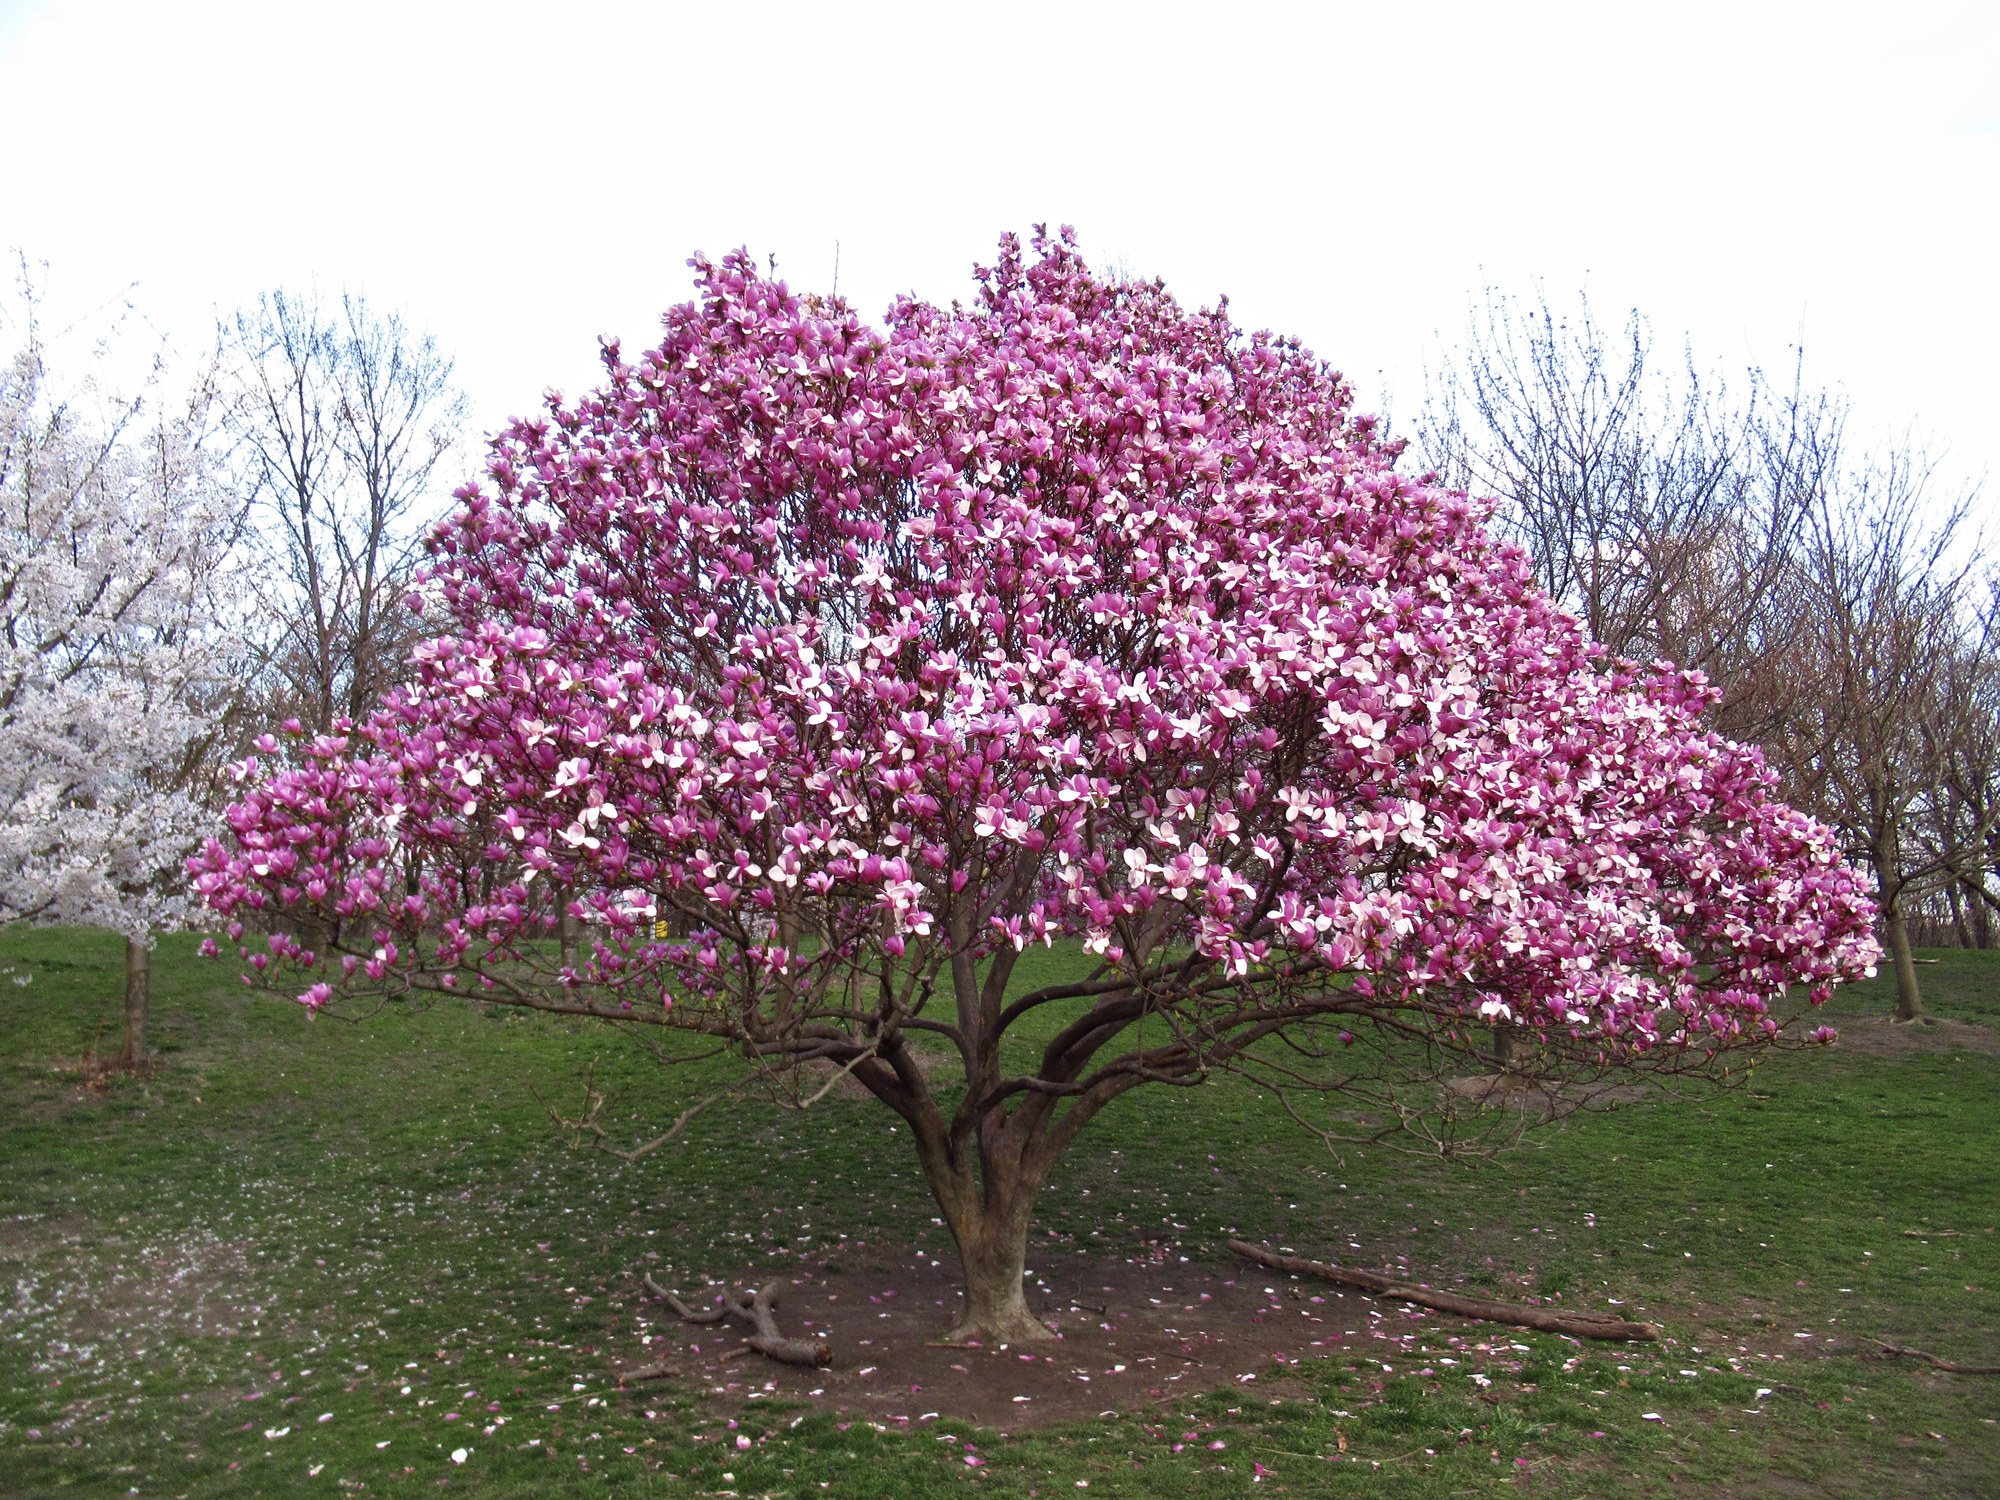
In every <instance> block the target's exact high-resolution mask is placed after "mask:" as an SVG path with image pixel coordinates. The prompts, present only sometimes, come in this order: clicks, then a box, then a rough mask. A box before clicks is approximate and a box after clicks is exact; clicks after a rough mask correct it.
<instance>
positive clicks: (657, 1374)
mask: <svg viewBox="0 0 2000 1500" xmlns="http://www.w3.org/2000/svg"><path fill="white" fill-rule="evenodd" d="M678 1374H680V1371H679V1370H677V1369H675V1368H674V1367H673V1366H672V1365H670V1364H667V1363H666V1362H665V1361H664V1360H663V1361H661V1362H660V1363H659V1364H656V1365H646V1366H644V1367H642V1368H640V1369H637V1370H627V1371H626V1372H625V1373H624V1374H622V1375H620V1376H619V1377H618V1383H619V1384H620V1385H626V1384H629V1383H630V1382H632V1381H635V1380H660V1379H664V1378H665V1377H666V1376H668V1375H678Z"/></svg>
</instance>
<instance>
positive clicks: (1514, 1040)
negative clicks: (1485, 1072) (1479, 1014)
mask: <svg viewBox="0 0 2000 1500" xmlns="http://www.w3.org/2000/svg"><path fill="white" fill-rule="evenodd" d="M1534 1058H1535V1038H1534V1033H1532V1032H1530V1031H1528V1030H1527V1029H1525V1028H1524V1027H1520V1026H1515V1025H1512V1024H1508V1025H1502V1026H1495V1027H1494V1028H1493V1061H1494V1063H1495V1064H1496V1065H1497V1066H1498V1068H1499V1070H1500V1072H1501V1073H1502V1074H1503V1075H1505V1078H1506V1080H1507V1084H1506V1086H1507V1087H1509V1088H1529V1087H1532V1086H1533V1083H1534V1078H1533V1067H1534Z"/></svg>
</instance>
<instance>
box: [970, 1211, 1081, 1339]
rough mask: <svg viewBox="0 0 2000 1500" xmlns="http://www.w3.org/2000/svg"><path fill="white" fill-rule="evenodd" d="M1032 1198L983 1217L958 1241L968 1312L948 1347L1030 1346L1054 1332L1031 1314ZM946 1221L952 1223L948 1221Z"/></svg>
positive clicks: (1051, 1336)
mask: <svg viewBox="0 0 2000 1500" xmlns="http://www.w3.org/2000/svg"><path fill="white" fill-rule="evenodd" d="M1032 1204H1033V1199H1032V1198H1030V1199H1029V1200H1028V1202H1027V1203H1023V1204H1021V1205H1020V1207H1019V1208H1018V1210H1016V1211H1014V1212H1002V1213H997V1214H981V1215H980V1216H979V1222H978V1223H977V1224H976V1225H975V1226H969V1228H970V1231H971V1232H970V1233H967V1234H964V1235H962V1236H961V1237H960V1238H959V1242H958V1259H959V1265H960V1267H961V1268H962V1270H963V1274H964V1277H965V1307H964V1308H963V1310H961V1312H960V1313H959V1317H958V1322H957V1323H956V1324H955V1325H954V1326H953V1328H952V1330H951V1332H949V1333H947V1334H946V1335H945V1336H944V1342H945V1343H947V1344H965V1343H972V1342H974V1341H977V1342H979V1343H982V1344H1032V1343H1039V1342H1041V1341H1043V1340H1046V1339H1053V1338H1054V1337H1055V1330H1053V1329H1052V1328H1050V1327H1049V1325H1048V1324H1046V1323H1044V1322H1043V1321H1042V1320H1041V1319H1040V1318H1038V1317H1036V1316H1035V1315H1034V1314H1033V1313H1032V1312H1030V1311H1029V1310H1028V1297H1027V1291H1026V1288H1025V1287H1024V1286H1023V1283H1024V1282H1025V1281H1026V1279H1027V1269H1028V1223H1029V1219H1030V1212H1029V1210H1030V1207H1031V1206H1032ZM947 1222H949V1221H948V1220H947Z"/></svg>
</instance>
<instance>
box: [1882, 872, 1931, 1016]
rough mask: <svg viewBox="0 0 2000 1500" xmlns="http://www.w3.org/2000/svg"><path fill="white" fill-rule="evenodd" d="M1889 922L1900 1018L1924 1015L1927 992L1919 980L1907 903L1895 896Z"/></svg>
mask: <svg viewBox="0 0 2000 1500" xmlns="http://www.w3.org/2000/svg"><path fill="white" fill-rule="evenodd" d="M1885 926H1886V927H1887V929H1888V938H1889V957H1890V959H1891V961H1893V962H1894V964H1895V966H1896V1019H1897V1020H1899V1021H1921V1020H1923V1019H1924V992H1923V990H1922V988H1921V987H1920V986H1919V985H1918V984H1917V955H1916V952H1915V950H1913V949H1912V948H1911V947H1910V929H1909V926H1908V924H1907V923H1906V922H1905V920H1904V918H1903V903H1902V902H1901V901H1900V900H1898V899H1893V898H1892V899H1891V900H1890V901H1889V903H1888V911H1887V913H1886V921H1885Z"/></svg>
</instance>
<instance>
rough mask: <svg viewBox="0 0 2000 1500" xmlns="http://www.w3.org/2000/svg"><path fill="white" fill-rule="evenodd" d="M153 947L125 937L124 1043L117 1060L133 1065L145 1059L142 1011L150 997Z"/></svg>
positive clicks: (149, 1001)
mask: <svg viewBox="0 0 2000 1500" xmlns="http://www.w3.org/2000/svg"><path fill="white" fill-rule="evenodd" d="M152 991H153V950H152V949H150V948H148V947H147V946H146V945H145V944H144V943H143V942H140V941H139V940H137V939H136V938H129V937H128V938H127V939H125V1046H124V1050H123V1051H121V1052H120V1053H119V1055H118V1061H119V1062H120V1063H122V1064H123V1065H124V1066H126V1067H128V1068H129V1067H135V1066H137V1065H138V1064H140V1063H143V1062H144V1061H146V1057H147V1053H146V1011H147V1008H148V1006H149V1005H150V1003H151V1000H152Z"/></svg>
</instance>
